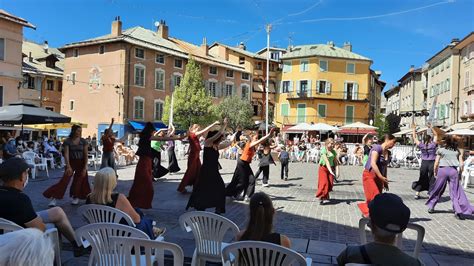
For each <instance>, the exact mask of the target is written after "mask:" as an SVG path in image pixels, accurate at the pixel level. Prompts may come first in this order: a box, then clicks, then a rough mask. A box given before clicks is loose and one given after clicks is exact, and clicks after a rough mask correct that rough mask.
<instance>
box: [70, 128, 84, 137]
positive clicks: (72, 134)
mask: <svg viewBox="0 0 474 266" xmlns="http://www.w3.org/2000/svg"><path fill="white" fill-rule="evenodd" d="M80 128H82V127H81V126H80V125H72V127H71V133H69V138H71V139H72V138H73V137H74V135H75V134H76V131H77V130H78V129H80Z"/></svg>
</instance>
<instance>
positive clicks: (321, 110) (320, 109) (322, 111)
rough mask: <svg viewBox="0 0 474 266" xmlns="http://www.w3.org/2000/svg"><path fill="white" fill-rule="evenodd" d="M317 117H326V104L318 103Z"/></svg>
mask: <svg viewBox="0 0 474 266" xmlns="http://www.w3.org/2000/svg"><path fill="white" fill-rule="evenodd" d="M318 117H321V118H325V117H326V105H323V104H318Z"/></svg>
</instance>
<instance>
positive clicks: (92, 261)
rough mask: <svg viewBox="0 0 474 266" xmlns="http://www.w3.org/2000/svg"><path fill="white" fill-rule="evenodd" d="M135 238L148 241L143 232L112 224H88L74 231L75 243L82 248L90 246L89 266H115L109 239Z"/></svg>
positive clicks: (114, 253) (115, 262) (113, 251)
mask: <svg viewBox="0 0 474 266" xmlns="http://www.w3.org/2000/svg"><path fill="white" fill-rule="evenodd" d="M114 236H119V237H136V238H142V239H150V238H149V237H148V236H147V235H146V234H145V233H144V232H142V231H140V230H138V229H135V228H133V227H130V226H127V225H122V224H114V223H95V224H88V225H85V226H83V227H80V228H78V229H77V230H76V241H77V243H82V245H83V246H88V244H89V243H90V245H91V246H92V252H91V255H90V257H89V264H88V265H89V266H92V265H100V266H115V265H120V264H118V263H117V261H118V256H117V252H116V249H115V246H114V245H113V244H112V243H111V242H110V237H114Z"/></svg>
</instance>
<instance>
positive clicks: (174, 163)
mask: <svg viewBox="0 0 474 266" xmlns="http://www.w3.org/2000/svg"><path fill="white" fill-rule="evenodd" d="M169 129H170V130H169V131H168V137H173V136H174V133H175V132H176V128H175V127H174V125H173V124H170V125H169ZM166 144H167V145H168V148H167V149H166V151H167V152H168V171H169V172H170V174H173V173H177V172H179V171H180V170H181V168H179V165H178V159H176V153H175V151H174V147H175V142H174V140H173V139H171V140H168V141H167V142H166Z"/></svg>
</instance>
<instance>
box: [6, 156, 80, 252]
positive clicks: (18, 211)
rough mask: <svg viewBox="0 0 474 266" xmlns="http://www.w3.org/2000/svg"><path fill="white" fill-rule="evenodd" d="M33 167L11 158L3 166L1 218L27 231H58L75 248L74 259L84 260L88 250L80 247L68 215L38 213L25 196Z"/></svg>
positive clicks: (54, 210)
mask: <svg viewBox="0 0 474 266" xmlns="http://www.w3.org/2000/svg"><path fill="white" fill-rule="evenodd" d="M28 169H29V166H28V164H27V163H26V162H25V160H23V159H21V158H10V159H8V160H6V161H5V162H3V163H2V164H1V165H0V179H1V180H2V181H3V186H0V218H4V219H7V220H10V221H12V222H14V223H16V224H18V225H19V226H22V227H25V228H37V229H39V230H41V231H45V230H46V229H47V228H48V227H54V226H55V227H57V228H58V231H59V232H60V233H61V234H62V235H64V236H65V237H66V238H67V239H68V240H69V241H70V242H71V244H72V245H73V247H74V256H81V255H83V254H84V253H85V252H86V249H84V248H82V247H79V245H77V243H76V238H75V234H74V230H73V229H72V226H71V223H70V222H69V219H68V218H67V216H66V214H65V213H64V211H63V210H62V209H61V208H60V207H54V208H51V209H48V210H44V211H40V212H35V210H34V209H33V205H32V204H31V200H30V198H29V197H28V196H27V195H26V194H25V193H23V189H24V188H25V187H26V185H27V184H28Z"/></svg>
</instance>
